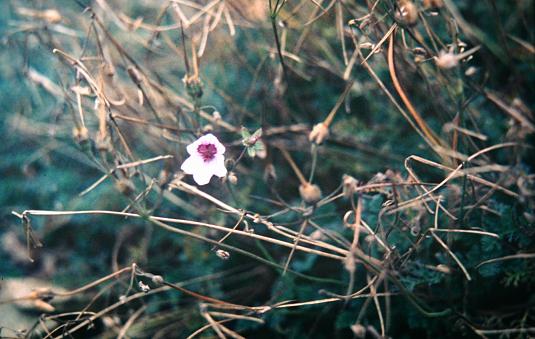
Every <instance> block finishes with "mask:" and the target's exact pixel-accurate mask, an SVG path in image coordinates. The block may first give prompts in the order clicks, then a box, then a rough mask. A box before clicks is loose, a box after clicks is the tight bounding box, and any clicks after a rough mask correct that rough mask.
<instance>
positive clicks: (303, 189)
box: [299, 182, 321, 204]
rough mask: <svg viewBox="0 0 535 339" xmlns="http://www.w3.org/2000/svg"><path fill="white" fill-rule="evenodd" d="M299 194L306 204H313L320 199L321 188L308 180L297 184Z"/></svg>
mask: <svg viewBox="0 0 535 339" xmlns="http://www.w3.org/2000/svg"><path fill="white" fill-rule="evenodd" d="M299 194H301V198H302V199H303V201H305V202H306V203H308V204H315V203H317V202H318V201H319V200H320V199H321V190H320V188H319V187H318V185H314V184H311V183H308V182H307V183H305V184H302V185H300V186H299Z"/></svg>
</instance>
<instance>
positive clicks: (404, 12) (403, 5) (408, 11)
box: [397, 0, 418, 26]
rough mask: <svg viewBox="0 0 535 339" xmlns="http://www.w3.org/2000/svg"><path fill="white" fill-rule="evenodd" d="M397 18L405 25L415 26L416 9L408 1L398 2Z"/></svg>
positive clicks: (416, 19)
mask: <svg viewBox="0 0 535 339" xmlns="http://www.w3.org/2000/svg"><path fill="white" fill-rule="evenodd" d="M397 17H398V19H399V20H400V21H401V22H403V23H404V24H406V25H409V26H412V25H415V24H416V22H417V21H418V7H416V5H415V4H414V3H413V2H412V1H409V0H404V1H400V3H399V10H398V12H397Z"/></svg>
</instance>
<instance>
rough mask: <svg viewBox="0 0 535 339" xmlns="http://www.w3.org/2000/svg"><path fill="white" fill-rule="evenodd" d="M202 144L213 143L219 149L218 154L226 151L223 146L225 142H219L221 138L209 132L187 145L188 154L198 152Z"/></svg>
mask: <svg viewBox="0 0 535 339" xmlns="http://www.w3.org/2000/svg"><path fill="white" fill-rule="evenodd" d="M201 144H213V145H214V146H215V148H216V149H217V154H223V153H225V146H223V144H222V143H220V142H219V140H218V139H217V137H216V136H215V135H213V134H212V133H208V134H205V135H203V136H202V137H200V138H199V139H197V140H195V141H194V142H193V143H191V144H189V145H188V146H187V147H186V150H187V151H188V154H190V155H194V154H197V148H198V147H199V145H201Z"/></svg>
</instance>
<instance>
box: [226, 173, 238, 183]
mask: <svg viewBox="0 0 535 339" xmlns="http://www.w3.org/2000/svg"><path fill="white" fill-rule="evenodd" d="M228 182H230V183H231V184H232V185H236V184H237V183H238V177H237V176H236V174H235V173H234V172H230V173H229V175H228Z"/></svg>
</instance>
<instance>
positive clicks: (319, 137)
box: [308, 122, 329, 145]
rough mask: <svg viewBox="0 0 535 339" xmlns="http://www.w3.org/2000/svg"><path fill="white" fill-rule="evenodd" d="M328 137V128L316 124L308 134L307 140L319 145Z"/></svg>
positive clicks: (321, 124)
mask: <svg viewBox="0 0 535 339" xmlns="http://www.w3.org/2000/svg"><path fill="white" fill-rule="evenodd" d="M328 136H329V127H328V126H327V125H325V124H324V123H323V122H320V123H319V124H316V125H315V126H314V128H313V129H312V131H311V132H310V134H309V135H308V140H310V141H311V142H314V143H316V144H318V145H320V144H321V143H322V142H323V140H325V139H327V137H328Z"/></svg>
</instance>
